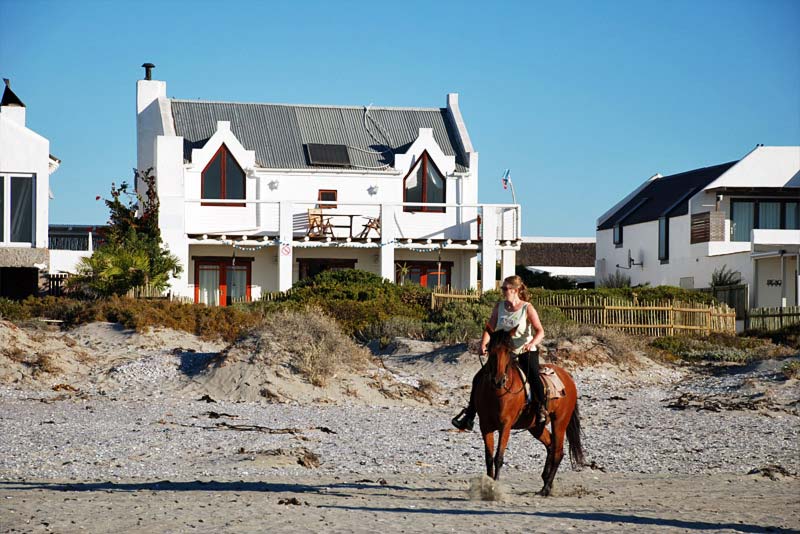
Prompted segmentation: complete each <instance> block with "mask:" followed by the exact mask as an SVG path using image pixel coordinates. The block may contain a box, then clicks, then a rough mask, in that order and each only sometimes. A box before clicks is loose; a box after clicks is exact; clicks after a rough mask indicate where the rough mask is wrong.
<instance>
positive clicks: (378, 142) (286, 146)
mask: <svg viewBox="0 0 800 534" xmlns="http://www.w3.org/2000/svg"><path fill="white" fill-rule="evenodd" d="M364 112H365V108H363V107H345V106H342V107H336V106H304V105H284V104H240V103H229V102H203V101H193V100H172V116H173V119H174V122H175V133H176V134H177V135H179V136H182V137H183V138H184V139H185V142H184V156H185V157H186V159H187V160H188V159H189V156H190V155H191V150H192V149H193V148H200V147H202V146H203V145H204V144H205V142H206V141H207V140H208V138H210V137H211V135H213V134H214V132H215V131H216V123H217V121H230V123H231V131H232V132H233V134H234V135H235V136H236V138H237V139H238V140H239V141H240V142H241V143H242V145H243V146H244V147H245V148H246V149H247V150H254V151H255V153H256V164H257V165H259V166H261V167H266V168H277V169H286V168H289V169H305V168H320V167H319V166H317V165H315V166H312V165H309V163H308V158H307V154H306V150H305V145H306V144H307V143H322V144H339V145H347V147H348V152H349V155H350V161H351V163H352V166H353V167H354V168H367V169H381V168H385V167H386V166H387V165H390V164H392V163H393V162H394V159H393V154H395V153H397V154H401V153H404V152H405V151H406V150H408V148H409V146H410V145H411V143H413V142H414V140H415V139H416V138H417V135H418V134H419V128H432V129H433V136H434V138H435V139H436V142H437V143H438V144H439V146H440V147H441V149H442V151H443V152H444V153H445V154H446V155H449V156H455V157H456V170H457V171H462V172H463V171H465V170H467V157H466V154H465V153H464V152H463V150H462V149H461V147H460V144H459V142H458V134H457V132H456V129H455V126H454V125H453V124H452V121H451V120H450V119H449V116H448V112H447V109H446V108H423V109H420V108H370V109H369V114H368V117H367V125H368V128H365V126H364V122H365V121H364ZM322 168H325V167H322Z"/></svg>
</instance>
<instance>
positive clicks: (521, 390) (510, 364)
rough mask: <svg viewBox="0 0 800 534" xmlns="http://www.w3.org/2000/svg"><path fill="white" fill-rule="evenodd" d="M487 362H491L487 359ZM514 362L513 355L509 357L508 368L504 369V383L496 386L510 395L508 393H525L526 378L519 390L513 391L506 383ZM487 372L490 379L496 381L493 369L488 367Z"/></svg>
mask: <svg viewBox="0 0 800 534" xmlns="http://www.w3.org/2000/svg"><path fill="white" fill-rule="evenodd" d="M478 357H479V358H480V354H479V355H478ZM495 361H497V358H496V357H495ZM486 363H489V362H488V360H487V362H486ZM513 363H514V358H513V357H509V358H508V363H507V364H506V368H505V369H504V370H503V378H504V380H503V385H502V386H500V387H495V389H504V390H505V393H503V395H508V394H512V395H516V394H518V393H524V392H525V380H524V379H523V380H522V385H521V386H520V388H519V389H518V390H517V391H512V390H511V388H510V387H508V386H507V385H506V384H505V382H506V380H505V378H507V377H508V369H509V368H510V367H511V366H512V364H513ZM486 374H487V376H488V378H489V380H492V381H493V382H494V380H493V378H494V377H493V376H492V373H491V370H490V369H489V368H488V367H487V369H486ZM492 385H494V384H492ZM501 396H502V395H501Z"/></svg>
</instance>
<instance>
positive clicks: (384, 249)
mask: <svg viewBox="0 0 800 534" xmlns="http://www.w3.org/2000/svg"><path fill="white" fill-rule="evenodd" d="M394 209H395V207H394V206H391V205H389V204H381V253H380V258H381V260H380V261H381V276H382V277H383V278H386V279H387V280H390V281H392V282H394V280H395V278H394V243H392V241H394V224H393V223H392V221H394Z"/></svg>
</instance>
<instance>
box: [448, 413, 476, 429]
mask: <svg viewBox="0 0 800 534" xmlns="http://www.w3.org/2000/svg"><path fill="white" fill-rule="evenodd" d="M466 413H467V410H466V408H465V409H463V410H461V411H460V412H458V415H457V416H455V417H453V418H452V419H451V420H450V422H451V423H452V424H453V426H454V427H456V428H457V429H459V430H472V428H473V427H474V426H475V418H474V417H466ZM462 415H463V416H465V417H464V418H463V419H462V418H461V416H462Z"/></svg>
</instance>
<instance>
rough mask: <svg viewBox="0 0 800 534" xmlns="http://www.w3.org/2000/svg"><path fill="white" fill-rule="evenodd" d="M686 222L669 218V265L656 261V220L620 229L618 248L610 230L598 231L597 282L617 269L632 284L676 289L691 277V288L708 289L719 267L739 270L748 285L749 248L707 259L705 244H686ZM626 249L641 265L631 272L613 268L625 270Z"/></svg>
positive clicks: (634, 267) (750, 265)
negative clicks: (620, 244)
mask: <svg viewBox="0 0 800 534" xmlns="http://www.w3.org/2000/svg"><path fill="white" fill-rule="evenodd" d="M689 220H690V219H689V216H688V215H683V216H680V217H672V218H670V240H669V248H670V250H669V262H668V263H665V264H662V263H661V261H660V260H659V259H658V221H649V222H645V223H640V224H634V225H629V226H624V228H623V242H622V246H621V247H620V248H617V247H616V245H614V243H613V230H612V229H609V230H601V231H598V232H597V253H596V254H597V265H596V268H597V281H598V283H600V282H601V281H602V279H603V278H605V277H607V276H608V275H610V274H612V273H613V272H614V271H617V270H619V271H620V272H622V273H625V274H627V275H628V276H630V277H631V284H632V285H640V284H645V283H650V285H652V286H658V285H671V286H679V285H680V281H681V278H688V277H693V278H694V287H695V288H702V287H709V285H710V284H711V275H712V273H713V272H714V270H716V269H719V268H721V267H722V266H723V265H726V266H727V268H728V269H729V270H733V271H739V272H740V273H741V275H742V280H743V282H744V283H752V280H753V276H752V263H751V260H750V254H749V247H748V250H747V252H740V253H736V254H724V255H718V256H712V257H709V256H707V252H708V244H707V243H698V244H694V245H692V244H690V243H689ZM628 250H630V252H631V256H632V257H633V259H634V262H636V263H640V262H641V263H643V265H642V266H633V267H631V269H618V268H616V267H615V266H616V265H617V264H619V265H621V266H623V267H627V265H628ZM603 260H604V261H603ZM601 270H602V272H601Z"/></svg>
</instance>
